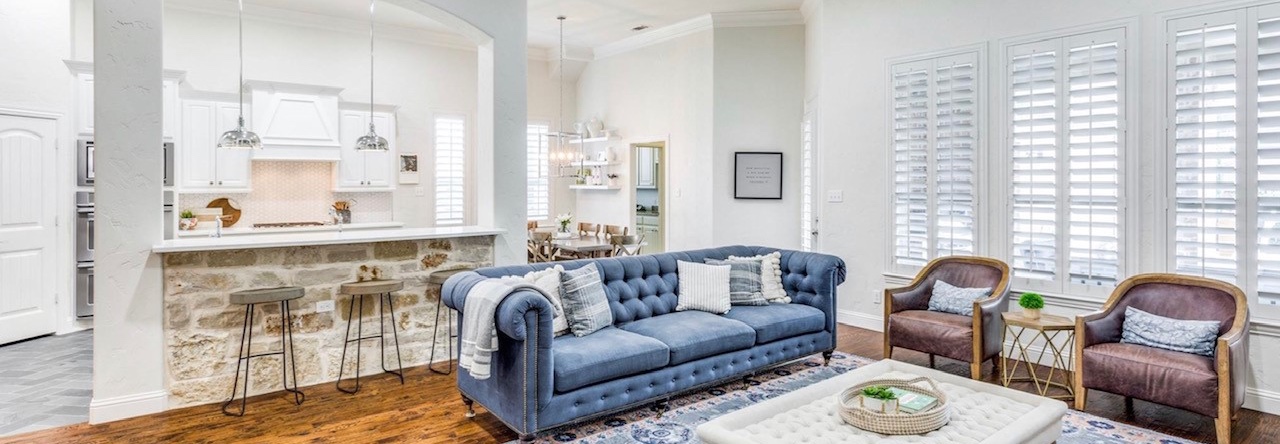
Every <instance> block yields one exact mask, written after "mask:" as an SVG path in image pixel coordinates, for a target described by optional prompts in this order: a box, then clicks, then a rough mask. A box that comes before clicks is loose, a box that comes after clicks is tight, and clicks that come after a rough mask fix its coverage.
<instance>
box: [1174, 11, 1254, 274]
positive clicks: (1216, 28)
mask: <svg viewBox="0 0 1280 444" xmlns="http://www.w3.org/2000/svg"><path fill="white" fill-rule="evenodd" d="M1234 20H1235V15H1234V14H1220V15H1212V16H1202V17H1195V18H1192V19H1189V20H1183V21H1181V22H1179V24H1185V25H1186V26H1185V27H1182V28H1181V29H1175V30H1174V31H1173V34H1174V35H1173V36H1172V38H1171V41H1172V43H1173V44H1172V45H1171V48H1170V50H1171V52H1172V54H1171V58H1170V60H1171V61H1172V64H1173V73H1172V74H1173V79H1172V84H1173V91H1172V95H1173V97H1172V99H1173V109H1172V113H1173V114H1174V115H1173V119H1172V120H1173V128H1172V132H1173V135H1172V136H1173V137H1172V140H1173V144H1174V146H1173V152H1174V176H1175V177H1174V213H1175V214H1174V219H1175V221H1174V239H1175V244H1174V271H1176V272H1178V273H1186V274H1193V275H1201V276H1205V277H1209V278H1214V279H1220V280H1224V281H1227V282H1232V283H1236V282H1238V280H1237V277H1238V276H1237V274H1238V273H1237V270H1238V268H1239V266H1240V257H1239V250H1238V247H1237V239H1238V236H1239V233H1238V230H1239V227H1238V226H1237V225H1238V219H1237V215H1238V212H1239V210H1240V209H1239V201H1238V198H1237V186H1238V182H1239V173H1240V168H1239V165H1238V158H1237V155H1238V150H1239V147H1240V143H1241V135H1240V134H1239V122H1238V119H1237V113H1238V109H1237V107H1238V104H1239V99H1240V94H1239V91H1237V89H1238V81H1239V79H1238V72H1237V71H1238V64H1239V61H1240V57H1239V54H1240V48H1237V37H1238V36H1237V32H1238V30H1237V25H1236V24H1235V22H1234ZM1215 21H1217V23H1214V22H1215Z"/></svg>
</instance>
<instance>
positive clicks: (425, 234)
mask: <svg viewBox="0 0 1280 444" xmlns="http://www.w3.org/2000/svg"><path fill="white" fill-rule="evenodd" d="M502 233H505V231H504V230H500V229H496V228H490V227H478V226H465V227H435V228H393V229H373V230H371V229H364V230H345V231H342V232H338V231H319V232H316V231H312V232H295V233H279V234H254V235H252V236H223V237H219V238H214V237H199V238H185V239H170V240H166V241H163V242H161V243H159V244H157V245H156V246H155V247H154V248H152V249H151V251H152V252H154V253H182V252H191V251H218V250H242V249H254V248H278V247H301V246H314V245H341V244H358V243H369V242H392V241H411V240H425V239H443V238H460V237H470V236H493V235H497V234H502Z"/></svg>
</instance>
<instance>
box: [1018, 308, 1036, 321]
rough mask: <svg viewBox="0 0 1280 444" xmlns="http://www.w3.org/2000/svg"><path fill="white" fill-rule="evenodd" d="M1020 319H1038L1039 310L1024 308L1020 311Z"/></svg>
mask: <svg viewBox="0 0 1280 444" xmlns="http://www.w3.org/2000/svg"><path fill="white" fill-rule="evenodd" d="M1022 317H1024V318H1027V319H1040V309H1039V308H1024V309H1022Z"/></svg>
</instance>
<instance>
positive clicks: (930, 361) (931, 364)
mask: <svg viewBox="0 0 1280 444" xmlns="http://www.w3.org/2000/svg"><path fill="white" fill-rule="evenodd" d="M929 368H934V367H933V354H929Z"/></svg>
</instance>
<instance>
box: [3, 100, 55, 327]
mask: <svg viewBox="0 0 1280 444" xmlns="http://www.w3.org/2000/svg"><path fill="white" fill-rule="evenodd" d="M57 131H58V123H57V121H56V120H53V119H50V118H42V117H38V116H30V115H24V114H21V113H7V112H3V111H0V209H2V211H0V282H3V283H4V285H0V344H7V343H10V342H14V341H20V340H23V339H27V338H32V337H36V336H41V335H46V334H49V333H53V332H54V331H55V330H57V327H58V318H57V315H56V314H55V313H54V309H55V307H56V305H57V304H56V303H55V300H54V299H55V298H56V293H57V292H56V291H55V289H54V283H55V282H58V281H59V280H58V279H55V278H54V276H53V272H54V271H55V270H61V269H62V268H61V267H57V266H56V264H57V263H56V262H55V261H54V258H55V257H56V256H57V254H56V251H57V235H56V232H55V229H54V217H55V216H56V215H57V208H56V207H55V206H54V205H52V203H53V202H60V201H61V199H58V198H57V196H56V195H55V193H56V192H57V190H58V186H57V183H56V182H55V181H54V178H55V177H56V176H57V174H56V173H55V172H56V170H55V165H56V163H55V160H56V157H55V147H56V145H55V144H56V143H57Z"/></svg>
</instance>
